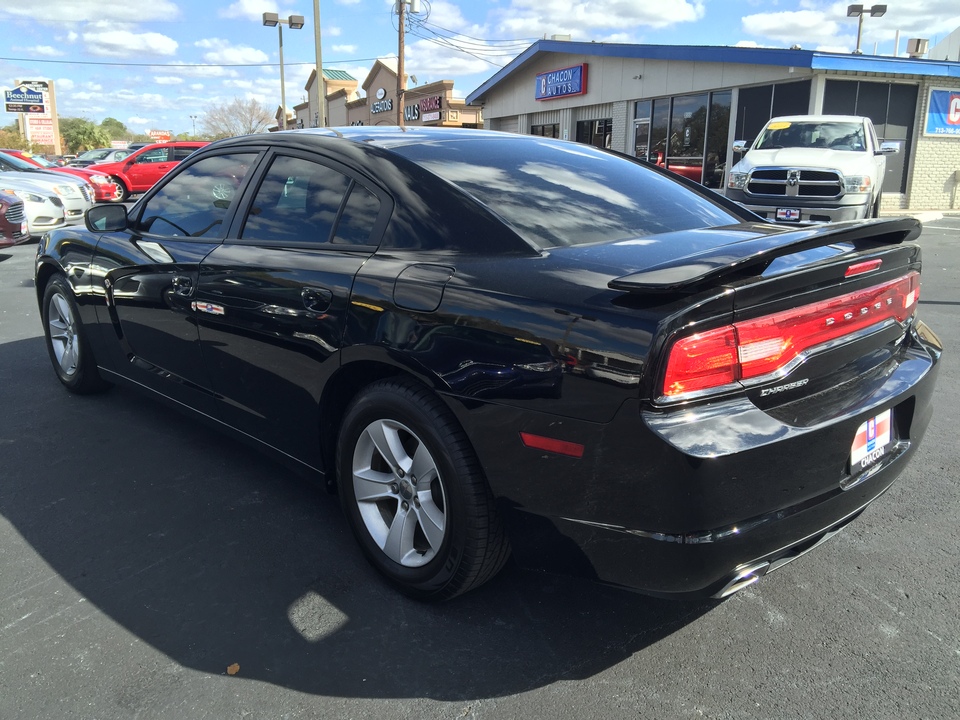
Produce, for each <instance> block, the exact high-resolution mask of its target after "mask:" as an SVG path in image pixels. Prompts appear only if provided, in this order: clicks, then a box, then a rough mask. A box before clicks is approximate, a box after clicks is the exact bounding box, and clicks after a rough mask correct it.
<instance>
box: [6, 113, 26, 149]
mask: <svg viewBox="0 0 960 720" xmlns="http://www.w3.org/2000/svg"><path fill="white" fill-rule="evenodd" d="M28 146H29V143H27V139H26V138H25V137H23V135H21V134H20V124H19V123H18V122H17V121H16V120H14V121H13V122H12V123H10V124H9V125H6V126H4V127H2V128H0V147H5V148H11V149H13V150H26V149H27V148H28Z"/></svg>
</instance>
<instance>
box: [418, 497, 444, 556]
mask: <svg viewBox="0 0 960 720" xmlns="http://www.w3.org/2000/svg"><path fill="white" fill-rule="evenodd" d="M417 497H418V498H419V499H420V507H419V508H417V510H416V512H417V521H418V522H419V523H420V529H421V530H423V534H424V536H425V537H426V538H427V542H428V543H430V547H431V549H432V550H433V552H435V553H436V552H439V551H440V545H441V544H442V543H443V534H444V532H443V530H444V525H445V522H446V519H445V517H444V515H443V512H442V511H441V510H440V508H438V507H437V506H436V504H435V503H434V502H433V498H432V497H431V493H430V492H429V491H427V492H422V493H418V494H417Z"/></svg>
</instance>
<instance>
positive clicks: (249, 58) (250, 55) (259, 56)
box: [194, 38, 270, 65]
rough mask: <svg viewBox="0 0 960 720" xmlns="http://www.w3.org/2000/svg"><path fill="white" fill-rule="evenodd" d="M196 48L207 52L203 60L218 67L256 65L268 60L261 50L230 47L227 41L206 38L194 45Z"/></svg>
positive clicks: (242, 46)
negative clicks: (218, 65)
mask: <svg viewBox="0 0 960 720" xmlns="http://www.w3.org/2000/svg"><path fill="white" fill-rule="evenodd" d="M194 45H195V46H197V47H198V48H203V49H206V50H208V52H205V53H204V54H203V59H204V60H206V61H207V62H208V63H215V64H220V65H257V64H261V63H266V62H268V61H269V60H270V58H269V56H268V55H267V54H266V53H265V52H263V51H262V50H257V49H256V48H252V47H249V46H247V45H231V44H230V41H229V40H223V39H221V38H208V39H206V40H200V41H198V42H195V43H194Z"/></svg>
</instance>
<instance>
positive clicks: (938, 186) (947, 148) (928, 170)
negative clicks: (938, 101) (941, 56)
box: [907, 78, 960, 210]
mask: <svg viewBox="0 0 960 720" xmlns="http://www.w3.org/2000/svg"><path fill="white" fill-rule="evenodd" d="M947 85H949V81H948V82H947ZM944 86H945V83H944V80H943V79H938V78H931V79H929V80H927V81H925V82H923V83H922V84H921V85H920V98H919V100H920V102H919V103H918V105H919V106H920V112H919V114H918V116H917V120H916V145H915V150H914V154H913V169H912V170H911V172H910V178H909V180H908V182H907V196H908V199H907V202H908V206H909V208H910V209H911V210H952V209H957V210H960V187H958V186H957V185H958V181H957V180H956V179H955V177H956V172H957V171H958V170H960V137H958V136H953V137H924V135H923V129H924V127H925V126H926V118H927V103H928V102H929V100H930V88H931V87H944Z"/></svg>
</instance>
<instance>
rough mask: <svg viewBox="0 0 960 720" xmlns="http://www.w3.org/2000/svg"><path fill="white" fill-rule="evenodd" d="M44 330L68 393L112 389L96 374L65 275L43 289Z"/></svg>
mask: <svg viewBox="0 0 960 720" xmlns="http://www.w3.org/2000/svg"><path fill="white" fill-rule="evenodd" d="M43 331H44V337H45V340H46V345H47V353H48V354H49V355H50V362H52V363H53V370H54V372H55V373H56V374H57V377H58V378H59V379H60V382H61V383H63V385H64V387H66V388H67V390H69V391H70V392H73V393H77V394H78V395H87V394H90V393H95V392H101V391H103V390H105V389H106V388H108V387H109V383H107V382H105V381H104V380H103V378H101V377H100V374H99V373H98V372H97V363H96V360H95V358H94V356H93V352H92V351H91V350H90V344H89V342H87V337H86V334H85V330H84V327H83V324H82V323H81V322H80V314H79V312H78V310H77V303H76V302H75V301H74V299H73V291H72V290H71V289H70V285H69V283H68V282H67V279H66V278H65V277H63V276H62V275H55V276H54V277H53V278H51V279H50V282H49V283H47V287H46V289H45V290H44V293H43Z"/></svg>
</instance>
